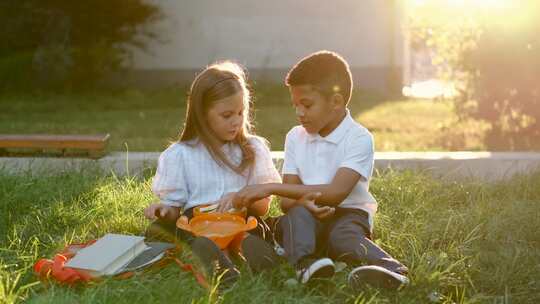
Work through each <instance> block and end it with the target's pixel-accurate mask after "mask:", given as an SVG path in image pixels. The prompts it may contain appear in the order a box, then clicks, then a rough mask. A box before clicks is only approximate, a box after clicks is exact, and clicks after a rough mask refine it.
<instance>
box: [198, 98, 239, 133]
mask: <svg viewBox="0 0 540 304" xmlns="http://www.w3.org/2000/svg"><path fill="white" fill-rule="evenodd" d="M206 119H207V121H208V125H209V126H210V129H212V131H213V132H214V134H215V135H216V136H217V138H218V140H219V141H220V142H222V143H226V142H228V141H232V140H234V139H235V138H236V136H237V135H238V133H239V132H240V130H241V129H242V126H243V125H244V94H243V93H242V92H239V93H237V94H235V95H232V96H229V97H226V98H223V99H220V100H217V101H215V102H214V103H213V105H212V106H211V107H210V109H209V110H208V112H207V114H206Z"/></svg>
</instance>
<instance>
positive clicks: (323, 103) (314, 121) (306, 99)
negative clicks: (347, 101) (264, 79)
mask: <svg viewBox="0 0 540 304" xmlns="http://www.w3.org/2000/svg"><path fill="white" fill-rule="evenodd" d="M289 92H290V93H291V100H292V104H293V107H294V109H295V111H296V117H297V119H298V121H299V122H300V124H302V126H303V127H304V128H305V129H306V131H307V132H308V133H310V134H316V133H319V134H321V135H322V136H326V135H327V134H323V133H325V132H324V131H325V130H324V129H325V127H327V126H328V125H329V124H330V122H331V121H333V119H334V118H335V116H336V110H337V105H336V104H335V103H334V102H332V100H329V98H326V97H325V96H324V95H322V94H321V93H320V92H319V91H317V90H315V89H313V86H311V85H297V86H290V87H289ZM321 131H323V132H321ZM330 131H331V130H330Z"/></svg>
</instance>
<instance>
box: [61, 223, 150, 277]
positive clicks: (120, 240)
mask: <svg viewBox="0 0 540 304" xmlns="http://www.w3.org/2000/svg"><path fill="white" fill-rule="evenodd" d="M147 249H148V246H146V244H145V243H144V237H142V236H131V235H122V234H112V233H109V234H106V235H105V236H103V237H101V238H100V239H98V240H97V241H96V242H95V243H94V244H92V245H90V246H88V247H85V248H83V249H81V250H79V251H78V252H77V253H76V254H75V256H74V257H73V258H72V259H70V260H69V261H67V263H66V264H65V266H66V267H71V268H75V269H81V270H85V271H87V272H88V273H89V274H90V275H92V276H95V277H98V276H107V275H115V274H117V273H119V272H121V270H122V268H124V267H125V266H126V265H127V264H129V263H130V262H131V261H132V260H134V259H135V258H136V257H137V256H138V255H140V254H141V253H142V252H144V251H145V250H147Z"/></svg>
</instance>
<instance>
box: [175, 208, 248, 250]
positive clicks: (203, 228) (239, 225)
mask: <svg viewBox="0 0 540 304" xmlns="http://www.w3.org/2000/svg"><path fill="white" fill-rule="evenodd" d="M200 208H201V207H197V208H196V209H195V210H194V212H193V218H192V219H191V220H188V218H187V217H186V216H181V217H180V218H179V219H178V220H177V221H176V226H177V227H178V228H180V229H182V230H185V231H188V232H191V233H192V234H193V235H195V236H203V237H207V238H209V239H210V240H212V241H213V242H214V243H216V245H217V246H218V247H219V248H220V249H225V248H227V247H228V246H229V244H230V243H231V241H233V240H234V239H240V240H241V239H243V237H244V233H245V232H246V231H249V230H251V229H254V228H255V227H257V219H256V218H254V217H252V216H250V217H248V218H247V219H246V218H245V211H233V212H231V213H228V212H227V213H217V212H212V213H205V212H203V211H201V210H200ZM202 208H204V207H202Z"/></svg>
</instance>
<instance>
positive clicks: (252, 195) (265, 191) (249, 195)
mask: <svg viewBox="0 0 540 304" xmlns="http://www.w3.org/2000/svg"><path fill="white" fill-rule="evenodd" d="M270 195H272V192H271V191H270V189H269V188H268V185H265V184H262V185H251V186H245V187H244V188H242V189H241V190H240V191H238V192H236V194H235V195H234V197H233V198H232V205H233V207H234V208H236V209H242V208H243V207H249V205H251V203H253V202H255V201H258V200H261V199H263V198H266V197H269V196H270Z"/></svg>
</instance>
